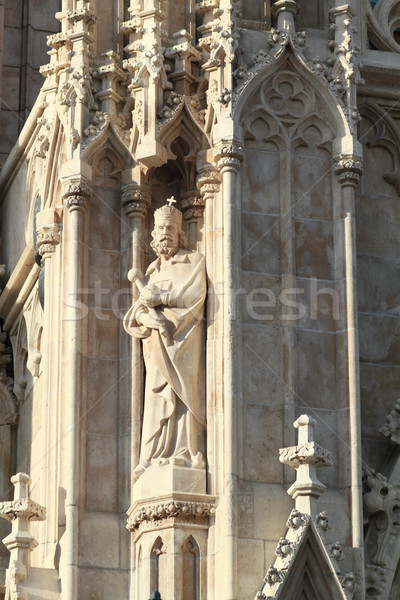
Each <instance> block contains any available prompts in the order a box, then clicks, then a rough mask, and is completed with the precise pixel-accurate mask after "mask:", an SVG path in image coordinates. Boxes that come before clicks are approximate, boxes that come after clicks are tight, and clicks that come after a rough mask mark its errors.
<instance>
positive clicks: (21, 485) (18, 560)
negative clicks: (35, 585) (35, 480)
mask: <svg viewBox="0 0 400 600" xmlns="http://www.w3.org/2000/svg"><path fill="white" fill-rule="evenodd" d="M11 483H13V485H14V488H15V489H14V500H12V501H11V502H0V517H2V518H3V519H6V520H7V521H10V522H11V523H12V530H11V533H10V535H8V536H7V537H6V538H4V540H3V544H4V545H5V546H6V547H7V549H8V550H9V551H10V553H11V556H10V563H9V567H8V569H7V571H6V598H10V599H11V598H12V599H14V598H15V599H16V600H17V599H20V598H21V599H22V598H26V597H27V595H26V591H25V590H24V589H23V582H24V581H26V579H27V577H28V573H29V555H30V552H31V551H32V550H33V549H34V548H36V546H37V541H36V540H35V538H34V537H33V535H32V534H31V533H30V532H29V523H30V521H44V520H45V519H46V509H45V508H44V507H43V506H40V504H38V503H37V502H34V501H33V500H31V499H30V498H29V492H28V486H29V484H30V483H31V479H30V477H29V475H27V474H26V473H17V475H14V476H13V477H11Z"/></svg>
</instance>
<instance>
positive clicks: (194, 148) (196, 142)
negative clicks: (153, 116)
mask: <svg viewBox="0 0 400 600" xmlns="http://www.w3.org/2000/svg"><path fill="white" fill-rule="evenodd" d="M189 102H190V100H189ZM194 114H195V115H196V116H197V117H198V113H197V112H195V111H193V110H192V112H191V111H190V110H189V109H188V107H187V102H186V100H181V105H180V106H179V108H178V110H177V111H176V113H175V114H173V115H172V116H171V117H169V118H167V119H166V121H164V123H163V122H161V124H160V130H159V133H158V137H157V139H158V141H159V142H160V144H162V145H163V146H164V147H165V148H166V150H167V152H168V156H169V158H172V159H173V158H175V157H176V156H175V154H174V152H173V150H172V148H171V145H172V143H173V142H174V141H175V140H176V139H177V138H182V139H184V140H185V141H186V143H187V144H188V145H189V148H190V151H189V153H188V157H187V160H189V159H190V160H194V158H195V157H196V155H197V153H198V152H199V151H200V150H203V149H205V148H209V147H210V146H209V141H208V139H207V137H206V135H205V134H204V132H203V130H202V128H201V126H200V123H199V122H198V121H196V119H195V117H194Z"/></svg>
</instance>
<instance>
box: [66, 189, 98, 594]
mask: <svg viewBox="0 0 400 600" xmlns="http://www.w3.org/2000/svg"><path fill="white" fill-rule="evenodd" d="M90 197H91V190H90V188H89V187H88V185H87V184H86V183H85V182H83V181H72V182H69V183H67V186H66V190H65V192H64V195H63V198H64V211H65V212H64V231H63V244H64V256H65V259H64V265H65V268H64V298H63V356H62V363H63V372H62V375H63V377H62V410H63V425H64V432H63V433H64V435H65V444H64V445H65V453H64V456H63V464H64V469H63V474H64V477H65V488H66V503H65V517H66V530H65V534H64V538H65V540H64V555H65V562H64V563H63V568H64V569H65V572H64V581H65V586H63V590H64V591H63V592H62V598H63V600H75V599H76V598H77V597H78V521H79V519H78V512H79V504H80V479H81V473H80V466H81V460H80V409H81V402H82V401H83V393H82V386H83V381H82V378H81V371H82V367H83V366H84V365H83V364H82V362H83V360H84V352H83V351H82V350H83V343H84V335H83V323H84V315H83V314H82V312H81V304H80V301H78V298H80V295H81V294H82V291H83V286H84V271H85V264H86V256H85V255H86V252H87V240H86V231H87V228H86V224H85V213H86V209H87V205H88V202H89V199H90Z"/></svg>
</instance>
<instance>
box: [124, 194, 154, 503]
mask: <svg viewBox="0 0 400 600" xmlns="http://www.w3.org/2000/svg"><path fill="white" fill-rule="evenodd" d="M150 203H151V196H150V192H149V190H148V189H147V187H145V186H143V185H142V186H141V185H139V184H137V183H134V182H131V183H128V184H126V185H125V186H124V187H123V189H122V205H123V207H124V210H125V213H126V215H127V217H128V219H129V224H130V227H131V232H132V262H131V268H132V269H140V270H141V271H143V270H144V256H143V254H144V253H143V245H144V219H145V217H146V214H147V211H148V209H149V207H150ZM136 295H137V287H136V285H135V284H134V283H132V296H133V297H134V298H135V296H136ZM131 344H132V369H131V373H132V392H131V393H132V401H131V423H132V429H131V471H132V472H133V469H134V468H135V467H136V465H137V464H138V463H139V452H140V430H141V423H142V397H143V368H142V360H141V358H142V351H141V345H140V340H139V339H136V338H133V337H131ZM133 483H134V480H133V479H132V485H133ZM131 493H132V490H131Z"/></svg>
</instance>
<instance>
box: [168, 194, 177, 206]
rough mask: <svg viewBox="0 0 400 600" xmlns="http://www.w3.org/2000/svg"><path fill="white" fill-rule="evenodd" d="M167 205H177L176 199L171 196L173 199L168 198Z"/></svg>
mask: <svg viewBox="0 0 400 600" xmlns="http://www.w3.org/2000/svg"><path fill="white" fill-rule="evenodd" d="M167 204H168V206H172V205H173V204H176V200H175V197H174V196H171V198H168V200H167Z"/></svg>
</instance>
